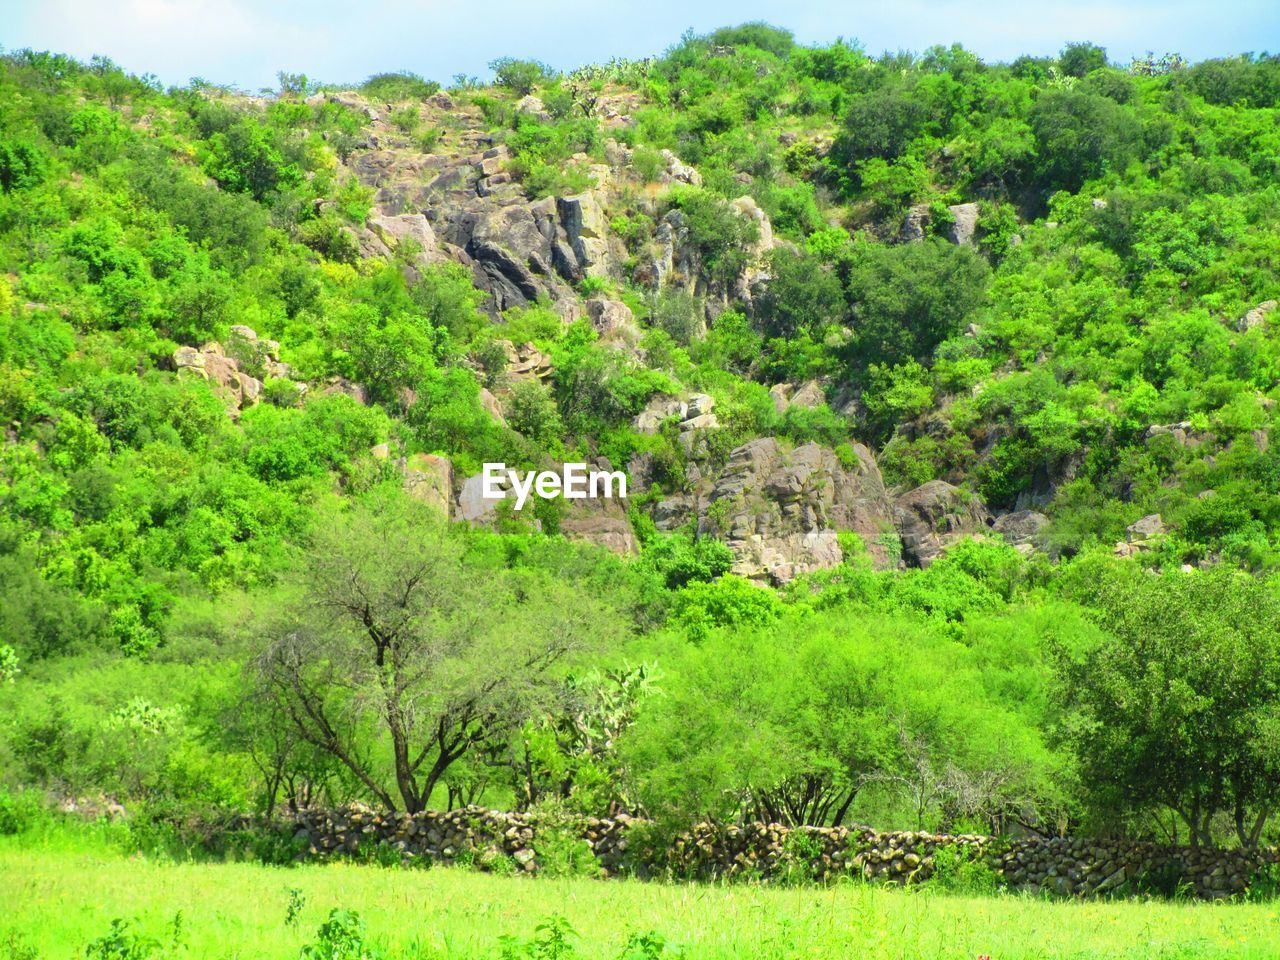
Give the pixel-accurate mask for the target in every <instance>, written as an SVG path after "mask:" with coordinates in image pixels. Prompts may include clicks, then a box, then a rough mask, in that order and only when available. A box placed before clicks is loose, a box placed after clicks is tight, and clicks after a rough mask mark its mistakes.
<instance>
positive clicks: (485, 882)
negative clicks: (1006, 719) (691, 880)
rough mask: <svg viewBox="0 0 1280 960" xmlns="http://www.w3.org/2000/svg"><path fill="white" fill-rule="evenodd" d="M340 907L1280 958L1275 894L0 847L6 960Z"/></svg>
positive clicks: (281, 952) (706, 950)
mask: <svg viewBox="0 0 1280 960" xmlns="http://www.w3.org/2000/svg"><path fill="white" fill-rule="evenodd" d="M291 890H296V891H300V892H301V898H302V899H301V903H302V906H301V908H300V911H299V913H298V918H297V923H295V924H293V925H288V924H286V922H285V918H286V913H287V910H288V904H289V901H290V896H291V894H290V891H291ZM296 902H297V898H296V895H295V903H296ZM334 907H345V908H350V909H353V910H356V911H358V912H359V914H360V916H361V917H362V918H363V919H364V921H365V922H366V924H367V931H368V934H367V942H368V943H369V944H371V945H373V946H374V947H375V948H377V949H379V950H381V951H383V953H382V954H381V955H383V956H389V957H392V958H397V960H398V958H400V957H405V958H412V960H427V958H437V957H440V958H444V957H448V958H489V957H493V958H499V957H503V956H518V957H525V956H531V957H534V958H543V957H545V958H553V960H554V958H557V957H582V958H609V960H614V958H618V957H620V956H623V955H626V956H628V957H645V956H653V955H654V954H652V953H650V954H644V953H633V954H626V952H625V951H624V949H623V948H624V944H625V943H626V941H627V938H628V935H629V934H631V933H644V932H647V931H656V932H657V933H659V934H661V936H662V937H663V938H664V939H665V941H666V948H665V951H664V952H662V953H661V954H660V955H661V956H663V957H685V958H688V960H701V958H731V957H732V958H743V960H745V958H784V957H805V958H875V960H881V958H903V960H916V958H921V960H923V958H928V960H934V958H948V960H950V958H970V960H976V958H978V957H979V956H982V955H986V956H989V957H990V958H991V960H1021V958H1028V960H1030V958H1037V960H1049V958H1096V957H1125V958H1133V960H1139V958H1142V960H1149V958H1160V960H1172V958H1182V957H1189V958H1209V957H1214V958H1216V957H1223V958H1226V957H1230V958H1274V957H1278V956H1280V918H1278V917H1280V914H1278V910H1277V907H1276V906H1275V905H1270V904H1266V905H1256V904H1201V903H1164V902H1137V901H1130V902H1111V903H1103V902H1099V903H1079V902H1056V903H1055V902H1046V901H1040V900H1033V899H1028V898H1022V897H1016V896H993V897H984V898H965V897H958V896H950V895H946V894H941V893H936V892H931V891H929V890H927V889H921V890H915V891H901V890H889V889H885V888H882V887H871V886H863V885H860V884H851V885H844V886H839V887H827V888H819V887H792V888H782V889H780V888H765V887H759V886H747V885H738V886H708V885H676V884H658V883H640V882H633V881H597V880H584V879H563V880H561V879H549V878H537V879H530V878H509V877H508V878H504V877H496V876H491V875H486V874H481V873H477V872H473V871H470V870H465V869H461V868H437V869H434V870H397V869H386V868H381V867H376V866H358V865H352V864H328V865H320V864H316V865H307V866H302V867H297V868H279V867H264V866H259V865H254V864H244V863H228V864H209V863H173V862H166V861H153V860H147V859H142V858H138V857H126V856H124V855H122V854H120V853H118V852H115V851H113V850H112V849H111V848H110V847H109V846H106V845H103V846H101V847H100V848H96V849H94V848H86V847H85V846H84V845H80V846H78V847H73V846H67V845H58V844H56V843H45V844H39V843H36V844H33V843H32V842H31V841H30V840H29V839H28V840H27V841H25V842H19V841H18V840H16V839H13V838H10V839H6V840H4V841H0V960H18V958H27V960H29V958H31V957H32V956H38V957H40V958H42V960H64V958H72V957H84V956H85V949H86V946H87V945H88V944H89V943H90V942H91V941H93V940H95V939H97V938H99V937H101V936H103V934H105V933H106V932H107V931H108V930H109V929H110V926H111V921H112V920H113V919H114V918H124V919H126V920H129V921H130V922H131V924H132V929H134V930H137V931H140V932H143V933H145V934H148V935H149V936H151V937H154V938H155V939H156V940H159V941H163V942H165V943H168V942H169V933H168V929H169V927H170V926H171V925H172V923H173V918H174V916H175V914H177V913H179V912H181V926H182V930H183V934H182V937H181V942H182V943H183V944H184V945H183V946H181V947H180V948H178V949H174V950H169V951H168V953H167V954H165V956H168V957H188V958H193V960H196V958H251V957H252V958H256V957H262V958H286V957H287V958H296V957H298V956H299V952H300V950H301V948H302V947H303V946H304V945H305V944H307V943H308V942H310V941H313V940H314V939H315V934H316V929H317V927H318V925H319V924H320V923H321V922H322V921H323V920H324V919H325V918H326V917H327V915H328V913H329V911H330V909H332V908H334ZM555 915H560V916H563V917H565V918H566V919H567V920H568V922H569V924H570V925H571V926H572V927H573V928H574V930H575V931H576V933H577V936H575V937H571V938H570V939H569V944H570V946H571V948H572V952H570V953H560V954H557V953H555V952H554V950H548V949H544V950H543V951H542V952H537V951H536V950H534V951H530V952H525V950H524V949H523V948H519V947H517V948H512V947H508V953H506V954H505V955H504V953H503V947H502V943H501V940H500V938H501V937H503V936H504V935H510V936H515V937H518V938H519V939H520V940H522V941H526V942H527V941H529V940H531V939H532V938H534V936H535V933H534V931H535V928H536V927H537V925H538V924H539V923H540V922H542V921H543V920H545V919H546V918H548V917H550V916H555ZM24 948H25V949H24ZM31 948H34V950H35V953H34V954H33V953H32V952H31ZM154 955H155V956H160V955H161V954H154ZM98 956H103V954H99V955H98ZM105 956H107V957H108V958H109V960H141V958H140V957H138V956H135V955H130V954H127V953H123V952H117V953H114V954H111V953H108V954H106V955H105ZM358 956H359V954H358V953H357V954H348V955H345V956H344V955H339V956H329V957H324V958H323V960H358Z"/></svg>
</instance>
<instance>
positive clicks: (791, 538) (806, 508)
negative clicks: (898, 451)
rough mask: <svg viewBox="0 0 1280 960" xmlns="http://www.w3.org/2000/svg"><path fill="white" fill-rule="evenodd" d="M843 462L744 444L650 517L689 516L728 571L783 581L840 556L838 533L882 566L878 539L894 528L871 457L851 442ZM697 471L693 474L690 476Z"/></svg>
mask: <svg viewBox="0 0 1280 960" xmlns="http://www.w3.org/2000/svg"><path fill="white" fill-rule="evenodd" d="M853 450H854V455H855V460H854V462H853V463H852V464H849V465H848V466H846V465H844V464H842V463H841V462H840V460H839V458H838V457H837V456H836V454H835V452H834V451H832V450H830V449H828V448H826V447H822V446H820V445H818V444H816V443H807V444H804V445H803V446H800V447H797V448H795V449H794V450H786V449H784V447H783V446H782V445H781V444H779V443H778V441H777V440H776V439H774V438H772V437H762V438H760V439H757V440H753V441H751V442H750V443H747V444H743V445H742V446H740V447H738V448H737V449H735V450H734V451H733V452H732V453H730V455H729V459H728V461H727V463H726V464H725V466H724V468H723V469H722V470H721V471H720V472H719V474H718V475H716V476H715V477H708V478H702V477H701V476H700V475H699V477H698V480H697V482H696V483H695V489H694V490H693V491H692V492H690V493H688V494H683V495H681V496H679V497H674V498H670V499H668V500H665V501H662V502H660V503H658V504H657V505H656V507H655V509H654V519H655V522H656V523H657V525H658V527H659V528H660V529H673V528H675V527H677V526H680V525H681V524H683V523H685V522H687V521H688V520H690V519H695V520H696V522H697V527H698V531H699V533H701V534H703V535H707V536H715V537H718V538H720V539H722V540H724V542H725V543H726V544H727V545H728V546H729V547H730V549H732V550H733V552H734V556H735V564H734V567H733V571H734V572H735V573H737V574H739V575H740V576H744V577H748V578H750V579H753V580H757V581H761V582H765V583H773V584H781V583H786V582H788V581H790V580H792V579H794V578H795V577H796V576H799V575H800V574H803V573H808V572H811V571H813V570H819V569H823V568H826V567H831V566H835V565H836V564H838V563H840V562H841V560H842V559H843V557H842V553H841V550H840V545H839V541H838V536H837V535H838V533H839V532H841V531H850V532H853V533H856V534H858V535H859V536H860V537H861V538H862V539H863V541H864V542H865V543H866V545H867V549H868V551H869V552H870V553H871V555H872V557H873V559H874V560H875V561H876V562H877V563H878V564H879V565H881V566H884V565H887V564H888V563H889V562H890V558H889V553H888V551H887V550H886V548H885V546H884V545H883V543H882V542H881V537H882V535H883V534H885V533H886V532H890V531H891V530H892V526H893V524H892V516H891V513H890V506H889V500H888V497H887V496H886V494H885V490H884V482H883V480H882V479H881V477H880V470H879V468H878V467H877V466H876V463H875V458H874V457H873V456H872V455H871V452H870V451H869V450H867V449H866V447H863V446H862V445H861V444H858V445H855V446H854V448H853ZM695 473H697V471H695Z"/></svg>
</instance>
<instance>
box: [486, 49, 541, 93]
mask: <svg viewBox="0 0 1280 960" xmlns="http://www.w3.org/2000/svg"><path fill="white" fill-rule="evenodd" d="M489 69H490V70H492V71H493V74H494V78H495V80H496V82H497V84H498V86H500V87H506V88H507V89H509V90H513V91H514V92H515V93H517V94H518V95H520V96H522V97H523V96H526V95H527V94H530V93H533V89H534V87H536V86H537V85H538V84H540V83H545V82H546V81H547V80H550V79H551V78H552V77H554V76H556V71H555V70H554V69H553V68H551V67H549V66H547V65H546V64H545V63H543V62H542V61H541V60H517V59H516V58H514V57H499V58H498V59H497V60H492V61H490V62H489Z"/></svg>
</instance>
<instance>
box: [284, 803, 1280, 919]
mask: <svg viewBox="0 0 1280 960" xmlns="http://www.w3.org/2000/svg"><path fill="white" fill-rule="evenodd" d="M646 823H647V822H646V821H643V820H639V819H636V818H633V817H629V816H627V815H625V814H620V815H618V816H616V817H611V818H595V817H592V818H586V819H582V820H577V821H557V822H555V823H551V822H549V821H539V820H538V818H536V817H532V816H530V815H527V814H520V813H504V812H500V811H495V810H487V809H484V808H482V807H466V808H464V809H461V810H452V811H437V810H428V811H423V812H421V813H416V814H408V813H381V812H378V811H376V810H373V809H371V808H369V807H365V806H359V805H356V806H350V807H345V808H342V809H338V810H327V811H325V810H309V811H304V812H302V813H300V814H298V815H297V816H296V817H295V818H294V827H295V836H296V838H297V839H298V840H299V841H300V842H302V843H304V844H305V849H304V852H303V856H318V857H327V856H333V855H338V854H344V853H348V854H349V853H354V852H356V851H358V850H360V849H361V847H362V845H365V844H368V845H377V844H379V843H382V844H386V845H388V846H390V847H392V848H394V849H395V850H398V851H399V852H400V854H401V855H402V857H403V858H404V859H406V860H412V859H414V858H425V859H429V860H432V861H438V862H441V863H456V862H459V861H468V862H472V863H475V864H478V865H480V866H482V867H483V866H489V865H491V864H493V863H495V862H496V861H497V860H498V859H499V858H501V857H505V858H509V859H510V860H511V861H513V862H515V863H516V864H517V865H518V866H519V868H520V869H522V870H524V871H527V872H530V873H532V872H535V871H536V870H537V869H538V862H537V851H536V849H535V843H536V839H537V836H538V832H539V829H540V828H542V829H552V828H554V829H555V830H557V831H560V832H563V831H568V832H570V833H571V834H572V835H576V836H579V837H581V838H582V839H583V840H584V841H585V842H586V843H587V845H588V846H589V847H590V849H591V852H592V854H593V855H594V856H595V858H596V860H597V861H598V862H599V864H600V867H601V872H602V873H603V874H604V875H617V874H619V873H624V872H628V871H634V872H641V873H644V872H658V871H661V870H663V869H666V868H670V869H673V870H674V871H675V872H676V873H678V874H682V875H686V876H697V877H735V876H737V877H758V878H761V879H768V878H770V877H778V876H784V875H793V872H794V870H795V869H796V868H797V867H798V866H799V867H803V869H804V873H805V875H806V876H810V877H813V878H814V879H817V880H824V879H832V878H835V877H838V876H855V877H861V878H863V879H865V880H870V881H879V882H884V883H897V884H907V883H918V882H921V881H924V880H928V879H929V878H930V877H932V876H933V873H934V865H935V858H936V855H937V853H938V851H939V850H942V849H952V850H956V851H957V852H959V853H960V854H962V856H963V858H964V859H965V860H967V861H976V862H983V863H986V864H987V865H989V866H990V867H991V869H992V870H993V871H994V872H995V873H996V874H997V875H998V876H999V877H1000V878H1001V879H1002V880H1003V881H1004V882H1005V883H1006V884H1007V885H1008V886H1009V887H1010V888H1012V889H1016V890H1026V891H1028V892H1030V893H1040V892H1047V893H1052V894H1055V895H1058V896H1073V897H1087V896H1094V895H1100V894H1104V893H1107V892H1109V891H1114V890H1116V889H1118V888H1120V887H1122V886H1124V885H1126V884H1130V885H1131V884H1135V883H1139V882H1142V881H1145V882H1147V883H1149V884H1153V885H1163V884H1170V885H1171V884H1178V885H1185V886H1186V888H1187V889H1188V890H1189V891H1190V892H1191V893H1193V894H1194V895H1195V896H1198V897H1202V898H1204V899H1221V898H1224V897H1229V896H1233V895H1236V894H1240V893H1243V892H1244V891H1245V890H1246V889H1247V888H1248V885H1249V882H1250V880H1251V878H1252V877H1253V876H1254V875H1255V874H1256V873H1257V871H1258V870H1259V869H1260V868H1262V867H1264V866H1267V865H1270V864H1276V863H1280V849H1275V848H1268V849H1258V850H1216V849H1210V848H1204V847H1201V848H1196V847H1174V846H1167V845H1162V844H1155V843H1136V842H1131V841H1123V840H1082V839H1073V838H1069V837H1051V838H1043V839H1041V838H1031V839H1023V840H1014V841H1006V840H1001V839H998V838H993V837H984V836H978V835H974V834H958V835H951V834H933V833H925V832H912V831H888V832H879V831H875V830H871V829H868V828H866V827H799V828H794V829H793V828H790V827H786V826H783V825H781V824H777V823H759V822H753V823H744V824H732V823H728V824H726V823H712V822H706V823H699V824H697V825H695V826H694V827H693V828H692V829H690V830H689V831H688V832H687V833H685V834H683V835H681V836H680V837H678V838H677V839H676V840H675V841H674V842H673V843H672V845H671V847H670V849H669V850H667V851H665V853H664V852H662V851H654V852H651V853H650V852H644V853H643V854H642V852H641V851H640V850H637V849H636V846H635V845H634V844H633V842H632V838H631V837H630V836H629V834H630V831H631V830H632V828H634V827H635V826H637V825H645V824H646ZM655 858H656V859H661V860H663V862H661V863H659V862H648V860H650V859H655Z"/></svg>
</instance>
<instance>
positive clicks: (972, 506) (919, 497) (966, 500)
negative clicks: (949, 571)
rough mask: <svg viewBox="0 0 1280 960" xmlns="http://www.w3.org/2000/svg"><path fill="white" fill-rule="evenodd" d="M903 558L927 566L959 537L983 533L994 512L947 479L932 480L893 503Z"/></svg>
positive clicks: (920, 565) (959, 538)
mask: <svg viewBox="0 0 1280 960" xmlns="http://www.w3.org/2000/svg"><path fill="white" fill-rule="evenodd" d="M893 518H894V523H895V525H896V526H897V528H898V536H899V537H900V538H901V539H902V555H903V559H904V560H906V561H907V562H908V563H910V564H913V565H914V566H918V567H927V566H929V565H930V564H931V563H933V561H934V560H936V559H937V558H938V557H939V556H940V555H941V554H942V552H943V551H944V550H946V549H947V547H949V546H951V545H952V544H953V543H955V542H956V541H958V540H962V539H964V538H966V537H972V536H975V535H977V534H980V533H983V532H985V531H986V530H987V528H988V527H989V526H990V524H991V515H990V514H989V513H988V512H987V509H986V507H984V506H983V505H982V502H981V501H980V500H978V498H977V497H975V496H974V495H973V494H971V493H968V492H966V491H964V490H961V489H960V488H959V487H953V486H952V485H951V484H949V483H947V482H945V481H943V480H930V481H929V482H928V483H926V484H924V485H923V486H919V487H916V489H914V490H911V491H910V492H908V493H904V494H903V495H902V496H900V497H899V498H898V499H897V501H896V502H895V503H894V505H893Z"/></svg>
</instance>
